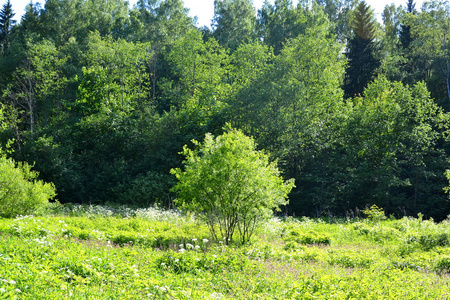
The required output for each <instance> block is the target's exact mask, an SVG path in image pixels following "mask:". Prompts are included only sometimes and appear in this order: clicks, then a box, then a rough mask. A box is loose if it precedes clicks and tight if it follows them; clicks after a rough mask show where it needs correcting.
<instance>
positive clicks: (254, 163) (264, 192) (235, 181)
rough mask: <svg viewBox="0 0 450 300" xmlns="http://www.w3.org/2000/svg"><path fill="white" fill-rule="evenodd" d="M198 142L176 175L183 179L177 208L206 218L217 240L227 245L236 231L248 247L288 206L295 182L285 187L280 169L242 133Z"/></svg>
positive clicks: (178, 188)
mask: <svg viewBox="0 0 450 300" xmlns="http://www.w3.org/2000/svg"><path fill="white" fill-rule="evenodd" d="M193 143H194V144H195V145H197V147H198V149H196V150H191V149H189V148H187V146H185V147H184V149H183V152H182V153H183V154H184V155H185V156H186V160H185V161H184V164H185V166H186V168H185V170H184V171H182V170H180V169H179V168H177V169H173V170H172V171H171V172H172V174H175V175H176V177H177V179H178V183H177V184H176V185H175V187H174V190H175V191H177V192H178V199H177V200H176V203H177V204H180V205H181V206H184V207H185V208H187V209H189V210H191V211H193V212H196V213H199V215H200V216H202V217H204V218H205V221H206V222H207V224H208V226H209V229H210V232H211V234H212V236H213V238H214V239H216V240H217V239H219V236H221V237H222V238H224V239H225V242H226V243H228V242H230V241H231V240H232V239H233V234H234V232H235V230H236V229H237V230H239V233H240V237H241V240H242V243H245V242H246V241H248V240H249V239H250V237H251V236H252V234H253V232H254V229H255V227H256V226H257V225H258V224H260V223H261V221H262V220H266V219H267V218H268V217H270V216H271V215H272V210H273V209H278V208H279V206H280V205H285V204H287V201H286V198H287V195H288V193H289V192H290V191H291V189H292V187H293V186H294V182H293V180H289V181H287V182H284V180H283V178H282V177H281V176H280V174H279V171H278V168H277V166H276V164H275V163H271V162H269V156H268V155H267V154H265V153H264V152H262V151H257V150H255V149H256V145H255V142H254V140H253V139H252V138H250V137H247V136H245V135H244V134H243V133H242V132H240V131H239V130H235V129H231V128H228V130H227V132H225V133H224V134H223V135H221V136H218V137H216V138H214V137H213V136H212V135H211V134H207V135H206V137H205V141H204V142H203V143H202V144H201V143H199V142H197V141H193ZM217 231H220V234H218V232H217Z"/></svg>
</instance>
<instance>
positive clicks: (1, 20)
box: [0, 0, 16, 56]
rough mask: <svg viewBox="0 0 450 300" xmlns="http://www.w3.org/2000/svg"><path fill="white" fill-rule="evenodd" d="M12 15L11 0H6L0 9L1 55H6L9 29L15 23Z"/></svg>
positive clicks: (13, 14) (9, 34) (10, 29)
mask: <svg viewBox="0 0 450 300" xmlns="http://www.w3.org/2000/svg"><path fill="white" fill-rule="evenodd" d="M14 16H15V13H13V10H12V5H11V1H10V0H8V1H7V2H6V3H5V4H4V5H3V8H2V10H0V45H1V51H2V54H3V56H6V55H8V48H9V44H10V42H11V41H10V36H11V31H12V28H13V27H14V25H15V24H16V20H14V19H13V18H14Z"/></svg>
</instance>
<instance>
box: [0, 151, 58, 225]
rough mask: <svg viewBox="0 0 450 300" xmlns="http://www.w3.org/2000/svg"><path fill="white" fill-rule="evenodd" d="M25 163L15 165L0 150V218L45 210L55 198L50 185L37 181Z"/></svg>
mask: <svg viewBox="0 0 450 300" xmlns="http://www.w3.org/2000/svg"><path fill="white" fill-rule="evenodd" d="M37 176H38V173H37V172H36V171H32V170H31V166H30V165H28V164H27V163H16V162H15V161H14V160H12V159H11V158H8V157H7V156H6V153H5V152H4V151H3V150H1V149H0V216H1V217H8V218H10V217H15V216H17V215H28V214H35V213H39V212H40V211H43V210H45V208H46V207H47V206H48V204H49V200H52V199H53V198H54V197H55V196H56V191H55V187H54V185H53V184H51V183H45V182H43V181H41V180H37V179H36V178H37Z"/></svg>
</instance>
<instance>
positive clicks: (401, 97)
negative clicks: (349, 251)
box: [341, 78, 449, 218]
mask: <svg viewBox="0 0 450 300" xmlns="http://www.w3.org/2000/svg"><path fill="white" fill-rule="evenodd" d="M353 103H354V104H353V108H352V111H351V113H350V114H349V119H348V120H347V122H346V125H345V126H344V127H343V131H342V133H343V135H344V137H345V138H344V139H343V141H345V144H344V145H345V146H344V149H345V153H346V154H343V155H345V156H347V159H346V160H345V161H346V163H345V170H346V171H345V172H343V173H344V174H345V176H343V177H342V178H345V179H344V180H343V181H342V189H341V191H342V195H341V196H342V199H348V200H347V201H351V203H352V205H353V207H360V208H361V207H364V206H365V205H367V204H372V203H376V204H377V205H378V206H380V207H384V208H385V209H386V210H388V211H389V212H391V213H396V214H399V215H402V214H405V213H406V214H409V215H414V214H417V213H418V212H422V213H425V214H426V215H434V216H435V217H439V218H442V217H445V211H446V209H447V207H448V204H447V203H446V200H445V196H444V193H443V192H442V188H443V187H444V186H445V178H444V176H443V174H444V171H445V169H446V168H447V166H448V163H449V161H448V157H447V154H446V153H445V150H444V147H443V145H444V141H445V137H446V130H447V128H448V126H449V122H448V118H449V116H448V115H446V114H444V113H443V111H442V109H440V108H439V107H438V106H437V105H436V104H435V103H433V100H432V99H431V98H430V96H429V93H428V92H427V90H426V88H425V85H424V84H423V83H419V84H417V85H415V86H414V87H411V88H410V87H405V86H403V84H402V83H399V82H394V83H393V82H389V81H388V80H387V79H385V78H379V79H377V80H375V81H374V82H373V83H371V84H370V85H369V87H368V88H367V89H366V90H365V92H364V97H363V98H355V99H353ZM344 203H345V202H344Z"/></svg>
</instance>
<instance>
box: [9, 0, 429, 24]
mask: <svg viewBox="0 0 450 300" xmlns="http://www.w3.org/2000/svg"><path fill="white" fill-rule="evenodd" d="M10 1H11V4H12V7H13V11H14V12H15V13H16V15H15V19H17V20H20V17H21V16H22V15H23V14H24V13H25V7H26V6H27V4H28V3H30V0H10ZM128 1H129V2H130V3H131V6H132V5H134V4H135V3H136V2H137V0H128ZM36 2H40V3H41V4H42V5H44V3H45V0H41V1H39V0H33V3H36ZM263 2H264V0H253V4H254V6H255V7H256V8H257V9H259V8H261V6H262V4H263ZM271 2H272V3H273V0H271ZM294 2H296V1H295V0H294ZM366 2H367V3H368V4H369V5H370V6H371V7H373V8H374V9H375V13H376V15H377V18H378V20H379V21H381V13H382V11H383V8H384V7H385V6H386V5H387V4H392V3H394V4H395V5H397V6H398V5H403V6H405V5H406V2H407V0H366ZM422 2H423V0H416V1H415V3H416V8H417V9H419V8H420V7H421V6H422ZM0 3H2V6H3V4H5V3H6V0H0ZM184 4H185V7H187V8H189V9H190V11H189V14H190V15H191V16H192V17H194V16H197V17H198V26H204V25H206V26H210V25H211V19H212V17H213V14H214V0H184Z"/></svg>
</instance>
